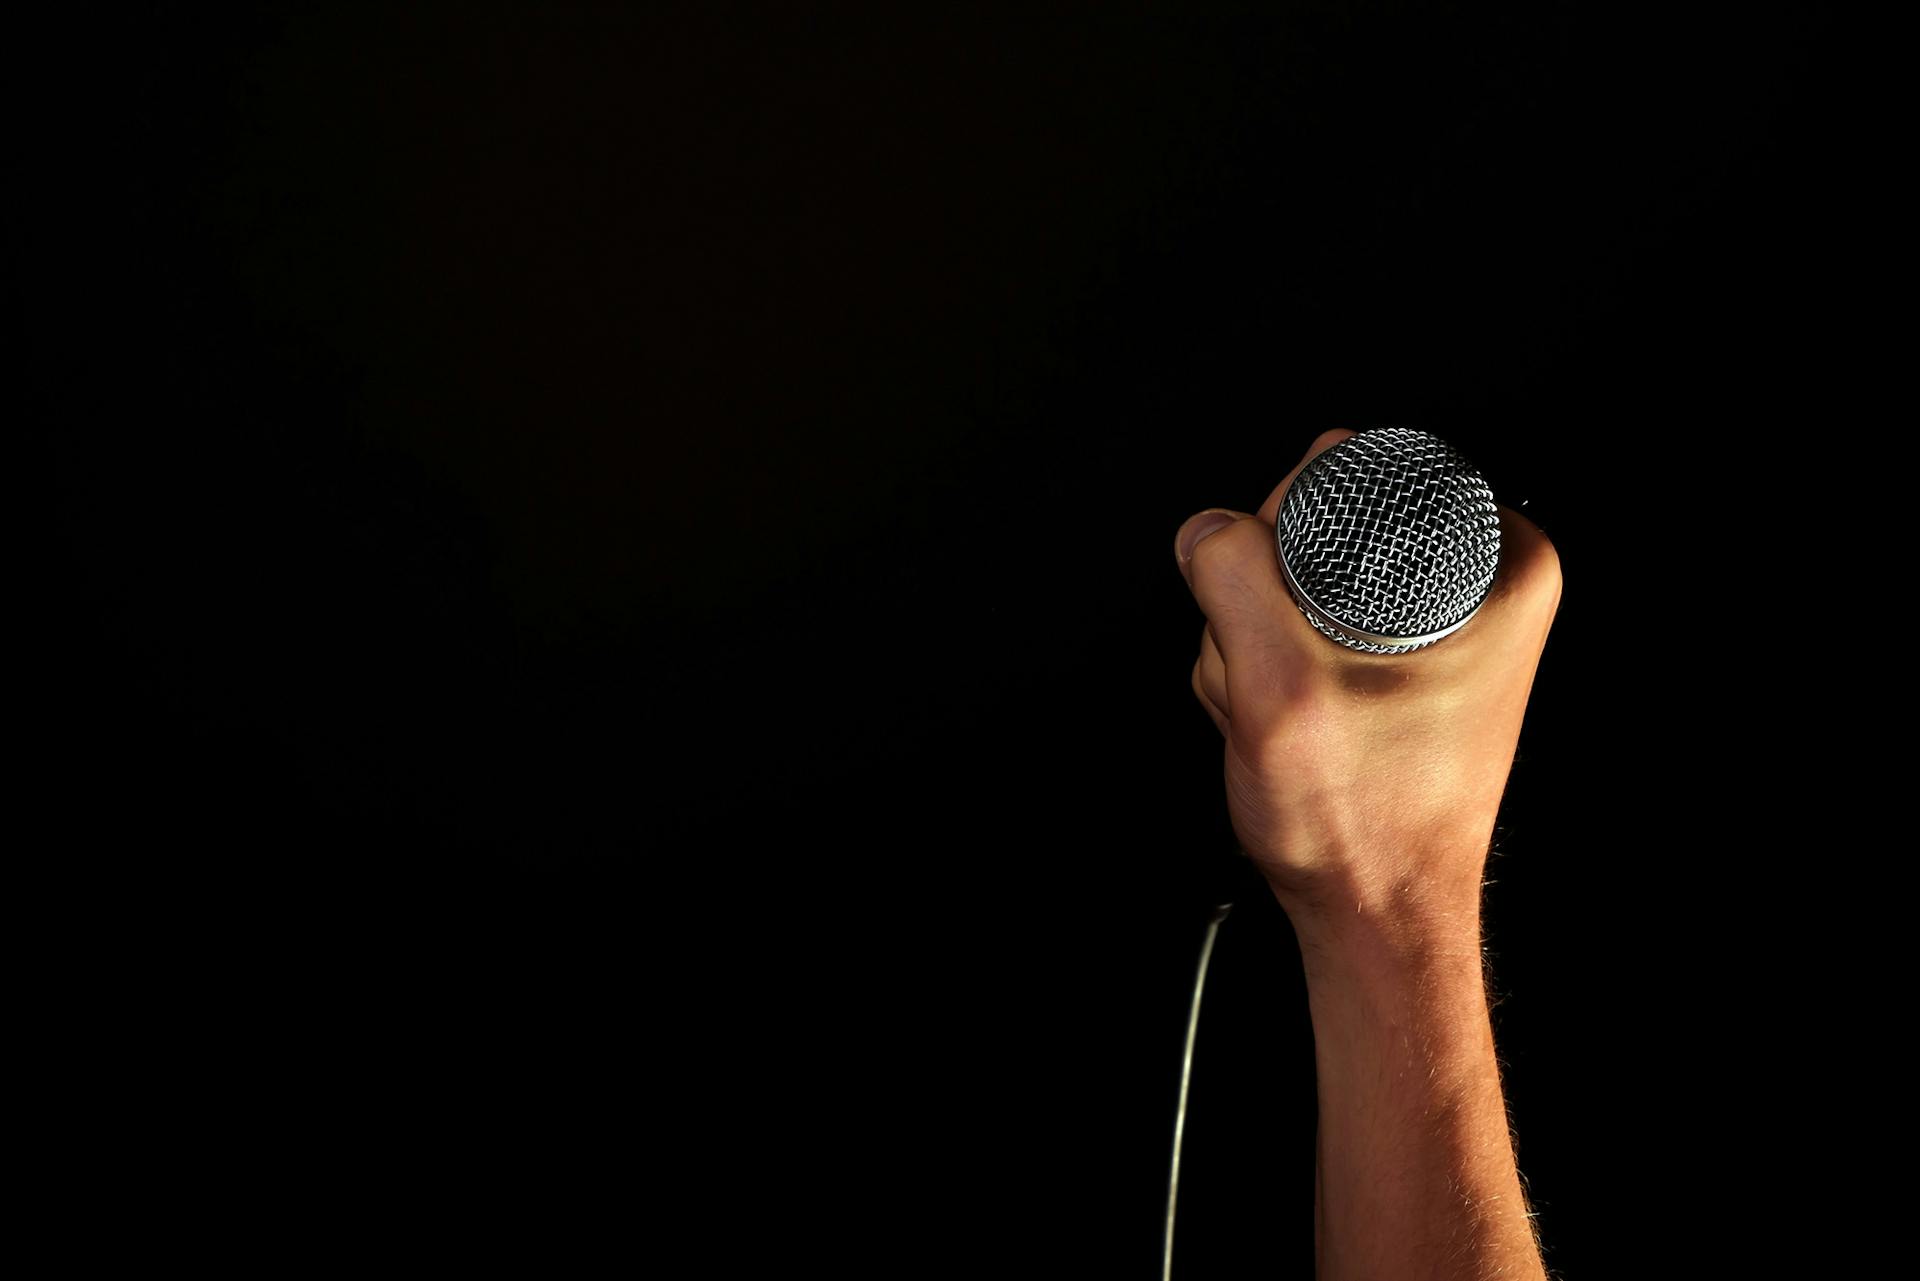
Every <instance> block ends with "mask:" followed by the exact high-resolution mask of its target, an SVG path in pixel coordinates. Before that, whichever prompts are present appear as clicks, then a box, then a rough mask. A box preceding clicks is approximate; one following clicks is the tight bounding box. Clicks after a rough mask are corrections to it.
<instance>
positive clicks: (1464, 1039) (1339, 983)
mask: <svg viewBox="0 0 1920 1281" xmlns="http://www.w3.org/2000/svg"><path fill="white" fill-rule="evenodd" d="M1290 914H1292V915H1293V916H1294V918H1295V929H1296V933H1297V934H1298V935H1299V938H1300V945H1301V954H1302V960H1303V962H1304V965H1305V968H1306V974H1307V991H1308V1002H1309V1006H1310V1008H1311V1011H1312V1018H1313V1030H1314V1056H1315V1062H1316V1067H1317V1073H1318V1088H1319V1107H1320V1128H1319V1140H1318V1147H1319V1150H1318V1155H1317V1160H1318V1174H1317V1183H1316V1195H1315V1216H1316V1223H1315V1231H1314V1237H1315V1246H1316V1253H1317V1255H1318V1258H1319V1265H1318V1269H1317V1270H1318V1277H1319V1281H1411V1279H1412V1278H1422V1279H1425V1278H1433V1279H1435V1281H1441V1279H1444V1281H1490V1279H1491V1278H1500V1279H1501V1281H1521V1279H1523V1278H1533V1279H1535V1281H1538V1279H1540V1278H1543V1277H1544V1276H1545V1271H1544V1268H1543V1266H1542V1263H1541V1258H1540V1253H1539V1249H1538V1246H1537V1245H1536V1242H1535V1237H1534V1233H1533V1227H1532V1222H1531V1220H1530V1219H1529V1218H1528V1209H1527V1205H1526V1201H1525V1197H1524V1193H1523V1191H1522V1188H1521V1185H1520V1178H1519V1173H1518V1171H1517V1169H1516V1166H1515V1162H1514V1155H1513V1145H1512V1139H1511V1135H1510V1132H1509V1130H1508V1123H1507V1113H1506V1106H1505V1102H1504V1099H1503V1097H1502V1094H1501V1086H1500V1077H1499V1065H1498V1062H1497V1060H1496V1059H1495V1057H1494V1044H1493V1030H1492V1024H1491V1021H1490V1019H1489V1016H1488V1010H1487V1000H1486V990H1485V983H1484V978H1483V973H1482V960H1481V952H1480V919H1479V910H1478V886H1477V885H1476V886H1475V887H1474V895H1473V897H1472V899H1471V900H1468V899H1467V898H1466V897H1465V896H1464V895H1463V896H1462V900H1461V902H1460V903H1459V904H1458V905H1457V906H1456V907H1455V908H1454V909H1453V910H1450V911H1436V910H1432V909H1431V908H1427V909H1423V910H1421V911H1419V912H1417V913H1401V912H1397V911H1393V910H1390V909H1386V908H1382V907H1379V906H1373V907H1365V908H1363V907H1361V906H1360V905H1359V904H1358V903H1357V902H1356V903H1355V904H1353V905H1350V906H1347V907H1345V908H1344V909H1343V910H1335V911H1330V912H1321V913H1290Z"/></svg>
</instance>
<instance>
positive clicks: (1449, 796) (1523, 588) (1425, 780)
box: [1174, 431, 1560, 928]
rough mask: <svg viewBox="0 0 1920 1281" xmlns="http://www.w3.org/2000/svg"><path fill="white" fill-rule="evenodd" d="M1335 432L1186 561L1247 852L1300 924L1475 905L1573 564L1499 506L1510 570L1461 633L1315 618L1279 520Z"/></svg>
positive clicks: (1199, 543) (1212, 517)
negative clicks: (1379, 631)
mask: <svg viewBox="0 0 1920 1281" xmlns="http://www.w3.org/2000/svg"><path fill="white" fill-rule="evenodd" d="M1353 434H1354V433H1353V432H1351V431H1330V432H1326V433H1324V434H1323V435H1321V436H1320V437H1319V438H1318V439H1316V440H1315V441H1314V442H1313V446H1312V448H1310V449H1309V450H1308V451H1307V455H1306V457H1305V458H1302V459H1301V460H1300V465H1299V466H1296V467H1295V468H1294V469H1293V471H1291V472H1289V473H1288V474H1287V476H1286V478H1285V479H1284V480H1282V481H1281V482H1280V483H1279V485H1277V486H1276V487H1275V488H1274V491H1273V493H1272V494H1271V495H1269V496H1268V498H1267V500H1266V502H1265V503H1263V504H1261V507H1260V510H1259V511H1258V512H1257V513H1254V514H1248V513H1245V512H1233V511H1227V510H1225V509H1220V508H1214V509H1210V510H1208V511H1205V512H1201V513H1199V514H1197V515H1195V516H1193V517H1191V518H1190V519H1188V520H1187V521H1186V523H1185V524H1183V525H1182V526H1181V527H1180V531H1179V533H1178V535H1177V536H1176V538H1175V543H1174V548H1175V557H1176V559H1177V560H1178V562H1179V566H1180V572H1181V573H1182V574H1184V575H1185V576H1186V579H1187V583H1188V585H1189V586H1190V587H1191V588H1192V589H1193V595H1194V599H1195V600H1196V601H1197V602H1198V603H1199V605H1200V610H1201V612H1202V613H1203V614H1205V615H1206V618H1207V623H1206V627H1205V629H1204V631H1203V633H1202V635H1201V638H1200V657H1199V659H1198V661H1197V662H1195V664H1194V667H1193V690H1194V693H1195V694H1196V695H1197V696H1198V697H1199V699H1200V702H1201V705H1202V706H1204V707H1205V708H1206V710H1207V712H1208V714H1209V715H1210V716H1212V718H1213V721H1214V723H1215V724H1216V725H1217V726H1219V729H1220V733H1221V734H1222V735H1223V736H1224V737H1225V739H1226V749H1225V760H1226V790H1227V806H1228V809H1229V811H1230V812H1231V815H1232V819H1233V829H1234V832H1235V834H1236V835H1237V836H1238V837H1239V840H1240V847H1241V850H1242V851H1243V852H1244V853H1245V854H1246V855H1247V856H1248V857H1249V858H1250V859H1252V860H1253V862H1254V864H1255V865H1256V866H1257V867H1258V868H1259V869H1260V871H1261V872H1262V874H1263V875H1264V876H1265V877H1266V879H1267V881H1268V883H1269V884H1270V885H1271V886H1272V887H1273V891H1274V893H1275V895H1276V896H1277V897H1278V898H1279V900H1280V902H1281V905H1282V906H1283V907H1284V908H1285V909H1286V911H1287V913H1288V915H1289V917H1291V918H1292V919H1293V921H1294V924H1295V926H1296V927H1297V928H1299V927H1305V926H1312V925H1315V924H1319V923H1323V922H1333V921H1337V920H1338V919H1339V918H1341V917H1346V918H1349V919H1351V918H1352V917H1353V916H1355V915H1359V916H1365V917H1370V918H1374V919H1376V920H1381V921H1387V922H1401V921H1406V922H1416V921H1426V920H1430V919H1434V918H1436V917H1439V916H1455V915H1460V914H1470V913H1472V912H1474V911H1475V910H1477V904H1478V901H1479V894H1480V888H1481V877H1482V875H1483V873H1484V870H1485V864H1486V857H1487V852H1488V847H1489V845H1490V844H1491V842H1492V838H1493V826H1494V820H1495V817H1496V816H1497V813H1498V811H1499V807H1500V800H1501V796H1502V793H1503V792H1504V791H1505V789H1506V781H1507V775H1508V772H1509V770H1510V769H1511V767H1512V764H1513V756H1514V749H1515V747H1516V745H1517V744H1518V741H1519V736H1520V722H1521V717H1522V714H1523V713H1524V712H1525V710H1526V705H1527V695H1528V692H1529V690H1530V689H1531V688H1532V685H1533V676H1534V671H1535V668H1536V667H1537V665H1538V663H1539V659H1540V654H1541V651H1542V649H1543V648H1544V646H1545V645H1546V640H1547V632H1548V630H1549V629H1550V628H1551V627H1552V625H1553V618H1554V614H1555V612H1556V610H1557V609H1558V608H1559V604H1560V564H1559V557H1558V556H1557V555H1556V554H1555V552H1554V549H1553V545H1552V544H1551V543H1549V542H1548V541H1547V538H1546V536H1545V535H1544V534H1542V533H1541V532H1540V530H1539V529H1538V528H1537V527H1536V526H1535V525H1533V524H1532V523H1531V522H1530V521H1528V520H1527V519H1525V518H1524V517H1522V516H1520V515H1519V514H1518V513H1516V512H1514V511H1512V510H1510V509H1508V508H1506V507H1504V506H1503V507H1501V508H1500V509H1499V511H1500V522H1501V525H1500V548H1501V550H1500V567H1499V571H1498V573H1497V574H1496V576H1495V579H1494V584H1493V589H1492V592H1491V594H1490V595H1489V596H1488V597H1487V600H1486V601H1485V603H1484V604H1483V605H1482V606H1481V607H1480V610H1479V612H1478V613H1476V614H1475V615H1474V616H1473V618H1472V619H1471V620H1470V621H1469V622H1468V623H1467V624H1466V625H1465V626H1464V627H1462V628H1461V629H1460V630H1459V631H1457V632H1454V633H1453V634H1452V635H1450V636H1447V637H1445V638H1443V639H1441V640H1439V641H1437V642H1435V643H1434V644H1431V645H1428V646H1426V647H1425V648H1422V649H1418V650H1414V651H1413V652H1411V653H1404V654H1368V653H1363V652H1360V651H1356V650H1350V649H1348V648H1346V647H1345V646H1342V645H1339V644H1336V643H1334V642H1332V641H1330V640H1328V639H1327V638H1326V637H1325V636H1322V635H1321V634H1320V633H1319V632H1317V631H1315V630H1314V629H1313V626H1312V625H1311V624H1310V623H1308V621H1307V620H1306V618H1305V617H1304V616H1302V614H1301V613H1300V610H1299V607H1298V606H1296V605H1295V603H1294V601H1293V598H1292V596H1291V595H1290V594H1289V593H1288V591H1287V586H1286V582H1285V580H1284V579H1283V578H1282V577H1281V570H1280V561H1279V551H1278V548H1277V545H1276V537H1275V530H1274V521H1275V518H1276V516H1277V514H1278V512H1279V509H1280V503H1281V500H1282V499H1283V498H1284V497H1285V495H1286V492H1287V488H1288V486H1289V485H1291V484H1292V483H1293V479H1294V477H1295V476H1297V475H1299V474H1300V468H1301V467H1304V466H1305V465H1306V463H1307V461H1308V460H1309V459H1311V458H1312V457H1313V456H1314V455H1315V454H1318V453H1319V452H1320V451H1321V450H1323V449H1326V448H1328V447H1329V446H1331V445H1334V444H1337V443H1338V442H1339V441H1341V440H1344V439H1346V438H1347V437H1348V436H1351V435H1353Z"/></svg>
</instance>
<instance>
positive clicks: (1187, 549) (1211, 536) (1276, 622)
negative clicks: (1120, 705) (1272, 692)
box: [1174, 507, 1294, 670]
mask: <svg viewBox="0 0 1920 1281" xmlns="http://www.w3.org/2000/svg"><path fill="white" fill-rule="evenodd" d="M1174 557H1175V559H1176V560H1177V561H1178V562H1179V565H1180V572H1181V573H1182V574H1183V575H1185V576H1186V580H1187V586H1188V587H1190V588H1191V589H1192V590H1193V598H1194V600H1195V601H1197V602H1198V603H1199V605H1200V612H1201V613H1203V614H1205V615H1206V616H1207V621H1208V623H1210V624H1211V625H1212V629H1213V638H1214V642H1215V643H1216V644H1217V645H1219V647H1220V656H1221V657H1222V658H1224V659H1225V660H1226V663H1227V667H1228V669H1229V670H1233V668H1234V665H1235V660H1236V657H1237V658H1239V659H1240V661H1241V662H1242V663H1243V664H1246V665H1247V669H1249V670H1250V668H1251V667H1252V666H1254V665H1257V662H1256V656H1258V655H1260V654H1263V653H1266V654H1270V653H1272V650H1273V647H1272V645H1271V643H1270V640H1271V638H1272V636H1273V634H1274V632H1275V631H1276V630H1277V629H1281V628H1285V627H1287V626H1288V625H1289V621H1290V620H1289V615H1290V614H1292V613H1293V612H1294V604H1293V598H1292V597H1291V596H1290V595H1289V594H1288V593H1287V585H1286V581H1285V580H1284V579H1283V578H1281V576H1280V552H1279V544H1278V542H1277V536H1276V534H1275V532H1274V527H1273V525H1272V524H1271V523H1269V522H1268V521H1265V520H1263V519H1261V518H1260V517H1259V516H1255V515H1252V514H1250V513H1248V512H1240V511H1234V510H1232V509H1230V508H1225V507H1210V508H1208V509H1207V510H1205V511H1203V512H1198V513H1196V514H1194V515H1193V516H1190V517H1188V518H1187V520H1186V522H1185V523H1184V524H1182V525H1181V526H1180V531H1179V533H1178V534H1176V535H1175V537H1174Z"/></svg>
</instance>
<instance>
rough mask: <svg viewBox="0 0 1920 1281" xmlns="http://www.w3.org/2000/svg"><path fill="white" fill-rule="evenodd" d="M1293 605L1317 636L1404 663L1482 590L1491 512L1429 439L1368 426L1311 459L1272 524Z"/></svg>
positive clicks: (1488, 574) (1412, 431) (1490, 565)
mask: <svg viewBox="0 0 1920 1281" xmlns="http://www.w3.org/2000/svg"><path fill="white" fill-rule="evenodd" d="M1274 527H1275V530H1276V533H1277V536H1278V539H1279V543H1280V569H1281V574H1282V576H1283V577H1284V578H1285V579H1286V581H1287V588H1288V590H1289V591H1291V592H1292V593H1293V599H1294V603H1295V604H1296V605H1298V606H1299V607H1300V612H1301V613H1302V614H1304V615H1306V619H1307V621H1308V622H1309V623H1311V624H1313V626H1314V628H1315V630H1317V631H1318V632H1319V633H1320V634H1321V635H1322V636H1325V637H1327V638H1328V639H1330V640H1333V641H1337V642H1339V643H1340V644H1342V645H1345V646H1346V647H1347V648H1349V649H1355V650H1361V651H1363V652H1365V653H1369V654H1406V653H1410V652H1412V651H1413V650H1416V649H1420V648H1422V647H1424V646H1427V645H1431V644H1433V643H1434V642H1435V641H1437V640H1440V639H1441V638H1442V637H1445V636H1448V635H1450V634H1452V633H1453V632H1455V631H1458V630H1459V629H1460V628H1461V627H1463V626H1464V625H1465V624H1466V622H1467V620H1468V619H1470V618H1472V617H1473V615H1474V613H1475V612H1476V611H1477V610H1478V609H1479V608H1480V606H1481V604H1482V602H1484V601H1485V600H1486V599H1487V594H1488V593H1489V592H1490V591H1492V590H1493V577H1494V573H1495V571H1496V570H1497V569H1498V568H1499V564H1500V513H1499V509H1498V508H1497V507H1496V505H1495V504H1494V501H1493V490H1492V488H1491V487H1490V486H1489V485H1488V484H1487V481H1486V478H1485V477H1483V476H1482V475H1481V474H1480V471H1479V469H1478V468H1476V467H1475V466H1474V465H1473V464H1472V463H1471V462H1469V461H1468V460H1467V458H1466V456H1465V455H1463V454H1462V453H1461V452H1460V451H1459V450H1457V449H1455V448H1454V447H1453V446H1452V445H1449V444H1448V443H1447V442H1446V441H1444V440H1442V439H1440V437H1438V436H1436V435H1434V434H1433V433H1432V432H1429V431H1421V430H1419V429H1417V428H1413V427H1371V428H1368V429H1366V430H1364V431H1360V432H1357V433H1355V434H1354V435H1352V436H1349V437H1347V438H1346V439H1345V440H1343V441H1341V442H1339V443H1338V444H1336V445H1333V446H1331V447H1330V448H1327V449H1324V450H1322V451H1320V452H1319V453H1318V454H1316V455H1314V456H1313V458H1312V459H1311V460H1310V461H1309V462H1308V463H1307V465H1306V466H1305V467H1302V468H1301V469H1300V474H1299V475H1298V476H1296V477H1294V480H1293V484H1292V485H1291V486H1289V487H1288V489H1287V494H1286V497H1285V498H1284V499H1282V500H1281V504H1280V511H1279V514H1278V516H1277V517H1276V518H1275V520H1274Z"/></svg>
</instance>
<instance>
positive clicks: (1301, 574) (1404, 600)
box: [1161, 427, 1500, 1281]
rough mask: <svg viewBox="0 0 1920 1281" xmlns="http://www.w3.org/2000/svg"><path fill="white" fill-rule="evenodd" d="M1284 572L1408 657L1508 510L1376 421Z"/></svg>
mask: <svg viewBox="0 0 1920 1281" xmlns="http://www.w3.org/2000/svg"><path fill="white" fill-rule="evenodd" d="M1274 529H1275V533H1276V536H1277V537H1278V539H1279V554H1280V573H1281V577H1283V578H1284V579H1286V582H1287V590H1288V591H1290V592H1291V593H1292V594H1293V601H1294V604H1296V605H1298V606H1299V607H1300V612H1301V613H1302V614H1304V615H1305V616H1306V619H1307V621H1308V622H1309V623H1311V624H1313V627H1314V629H1315V630H1316V631H1318V632H1319V633H1320V634H1321V635H1322V636H1325V637H1327V638H1328V639H1329V640H1333V641H1337V642H1338V643H1340V644H1342V645H1345V646H1346V647H1347V648H1349V649H1355V650H1360V651H1362V652H1365V653H1368V654H1407V653H1411V652H1412V651H1414V650H1416V649H1421V648H1423V647H1425V646H1427V645H1431V644H1433V643H1434V642H1435V641H1438V640H1440V639H1442V638H1443V637H1446V636H1449V635H1451V634H1453V633H1454V632H1456V631H1458V630H1460V628H1461V627H1463V626H1465V625H1466V623H1467V620H1468V619H1470V618H1472V617H1473V616H1474V614H1475V613H1476V612H1477V611H1478V610H1479V608H1480V606H1481V605H1482V604H1483V603H1484V602H1485V601H1486V599H1487V595H1488V593H1489V592H1491V591H1492V590H1493V578H1494V574H1495V572H1496V571H1497V570H1498V569H1499V566H1500V511H1499V508H1498V507H1497V506H1496V505H1495V503H1494V500H1493V490H1492V488H1491V487H1490V486H1488V484H1487V482H1486V479H1485V477H1483V476H1482V475H1481V474H1480V471H1479V469H1478V468H1476V467H1475V466H1474V465H1473V464H1472V463H1471V462H1469V461H1467V459H1466V457H1465V456H1464V455H1463V454H1461V453H1460V451H1459V450H1457V449H1455V448H1454V447H1453V446H1451V445H1449V444H1447V442H1446V441H1444V440H1442V439H1440V438H1439V437H1438V436H1436V435H1434V434H1433V433H1432V432H1427V431H1421V430H1419V429H1417V428H1413V427H1370V428H1368V429H1366V430H1365V431H1360V432H1356V433H1355V434H1353V435H1351V436H1349V437H1347V438H1346V439H1345V440H1343V441H1341V442H1339V443H1338V444H1336V445H1333V446H1331V447H1329V448H1327V449H1323V450H1321V451H1320V452H1319V453H1318V454H1315V455H1314V456H1313V457H1312V458H1311V459H1310V460H1308V462H1307V464H1306V465H1305V466H1304V467H1302V468H1301V469H1300V474H1299V475H1297V476H1295V477H1294V478H1293V484H1292V485H1290V486H1288V488H1287V492H1286V495H1285V496H1284V497H1283V498H1282V499H1281V500H1280V511H1279V514H1278V515H1277V516H1276V517H1275V518H1274ZM1232 909H1233V904H1232V903H1230V902H1226V903H1221V904H1220V905H1219V906H1217V907H1215V908H1214V909H1213V913H1212V915H1211V917H1210V918H1209V919H1208V921H1207V928H1206V935H1205V938H1204V939H1203V940H1202V942H1201V945H1200V964H1199V966H1198V968H1197V970H1196V972H1195V974H1194V980H1193V1000H1192V1004H1191V1006H1190V1007H1189V1010H1188V1015H1187V1037H1186V1052H1185V1056H1184V1058H1183V1060H1182V1063H1181V1069H1180V1101H1179V1105H1178V1107H1177V1109H1176V1111H1175V1114H1174V1124H1173V1163H1172V1168H1171V1170H1170V1171H1169V1172H1168V1176H1167V1221H1166V1230H1165V1233H1164V1234H1163V1236H1162V1238H1161V1242H1162V1254H1161V1276H1162V1278H1163V1281H1171V1278H1172V1276H1173V1221H1174V1208H1175V1205H1176V1203H1177V1199H1178V1193H1179V1187H1180V1147H1181V1140H1182V1138H1183V1136H1184V1134H1185V1131H1186V1118H1187V1092H1188V1087H1189V1085H1190V1084H1191V1079H1192V1075H1193V1044H1194V1038H1195V1036H1196V1034H1197V1033H1198V1031H1199V1026H1200V996H1201V993H1202V991H1203V990H1204V989H1205V987H1206V982H1207V964H1208V961H1209V960H1210V958H1211V957H1212V955H1213V942H1214V938H1215V936H1216V935H1217V934H1218V933H1219V930H1220V926H1221V923H1222V922H1223V921H1225V920H1226V919H1227V914H1228V913H1229V912H1230V911H1232Z"/></svg>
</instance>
